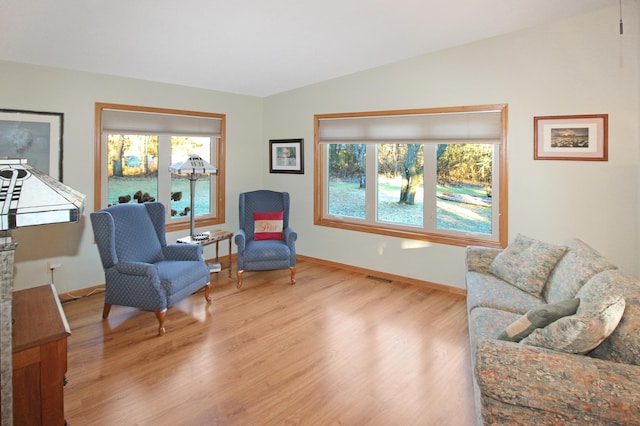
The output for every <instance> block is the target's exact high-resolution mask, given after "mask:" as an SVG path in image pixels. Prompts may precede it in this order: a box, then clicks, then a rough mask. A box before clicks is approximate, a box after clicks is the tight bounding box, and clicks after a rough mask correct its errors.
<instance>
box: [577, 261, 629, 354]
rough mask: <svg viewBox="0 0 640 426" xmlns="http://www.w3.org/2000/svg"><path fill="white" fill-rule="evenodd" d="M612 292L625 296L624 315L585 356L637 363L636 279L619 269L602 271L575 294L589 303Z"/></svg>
mask: <svg viewBox="0 0 640 426" xmlns="http://www.w3.org/2000/svg"><path fill="white" fill-rule="evenodd" d="M614 292H615V293H616V294H621V295H622V296H623V297H624V298H625V301H626V305H627V306H626V308H625V310H624V315H623V316H622V320H621V321H620V324H618V326H617V327H616V329H615V330H614V331H613V333H611V336H609V337H608V338H606V339H605V340H604V342H602V343H601V344H600V345H599V346H598V347H597V348H595V349H594V350H593V351H592V352H591V353H589V356H591V357H594V358H599V359H604V360H608V361H614V362H622V363H625V364H633V365H640V281H638V280H637V279H636V278H634V277H632V276H631V275H628V274H626V273H624V272H622V271H621V270H619V269H612V270H608V271H604V272H601V273H599V274H597V275H595V276H594V277H593V278H591V279H590V280H589V281H588V282H587V283H586V284H585V285H584V286H583V287H582V288H581V289H580V291H579V292H578V294H577V297H579V298H580V299H581V300H582V301H585V302H591V301H593V300H596V299H598V298H600V297H603V296H606V295H608V294H612V293H614Z"/></svg>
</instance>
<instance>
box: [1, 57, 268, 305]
mask: <svg viewBox="0 0 640 426" xmlns="http://www.w3.org/2000/svg"><path fill="white" fill-rule="evenodd" d="M0 94H1V95H0V108H8V109H25V110H35V111H52V112H63V113H64V165H63V169H64V172H63V173H64V176H63V177H64V183H66V184H67V185H69V186H71V187H72V188H75V189H77V190H78V191H80V192H82V193H84V194H86V196H87V198H86V205H85V212H84V216H83V218H82V220H81V222H80V223H77V224H59V225H47V226H40V227H33V228H21V229H16V230H14V231H13V237H14V238H15V239H16V240H17V241H18V243H19V245H18V248H17V250H16V267H15V282H14V288H15V289H17V290H19V289H22V288H28V287H33V286H37V285H42V284H45V283H48V282H51V277H50V272H49V269H48V262H50V261H51V262H55V263H62V265H63V266H62V268H60V269H58V270H57V271H56V272H55V276H54V281H55V283H56V287H57V289H58V292H60V293H63V292H68V291H72V290H77V289H84V288H88V287H91V286H93V285H97V284H102V283H104V274H103V271H102V266H101V264H100V259H99V256H98V251H97V248H96V246H95V244H94V243H93V232H92V230H91V224H90V221H89V213H90V212H92V211H93V203H94V197H93V188H94V181H93V170H94V167H93V161H94V157H93V156H94V121H95V120H94V106H95V103H96V102H109V103H118V104H130V105H142V106H153V107H161V108H171V109H182V110H193V111H209V112H215V113H222V114H226V115H227V165H228V166H227V176H226V182H227V186H226V224H225V225H221V226H220V227H222V228H224V229H229V230H232V231H235V230H236V228H237V227H238V219H237V216H238V214H237V209H238V208H237V204H238V201H237V200H238V194H239V193H240V192H241V191H244V190H247V189H252V188H254V185H255V181H256V180H259V179H260V174H259V173H256V172H254V170H259V169H261V168H262V167H263V162H262V159H261V158H258V157H257V156H254V155H247V153H248V152H253V151H254V147H255V145H256V144H257V143H259V141H260V140H261V134H262V100H261V99H260V98H256V97H249V96H240V95H233V94H227V93H220V92H212V91H206V90H199V89H192V88H187V87H182V86H174V85H167V84H157V83H151V82H146V81H140V80H133V79H124V78H116V77H109V76H104V75H97V74H89V73H81V72H71V71H63V70H56V69H51V68H44V67H35V66H30V65H24V64H16V63H11V62H1V61H0ZM0 155H1V154H0ZM186 232H187V233H188V231H186ZM183 235H184V232H182V233H180V232H178V233H173V234H170V235H168V236H167V239H168V241H169V240H174V239H175V238H178V237H180V236H183ZM214 247H215V246H213V245H212V246H208V247H206V248H205V257H207V258H211V257H214V256H215V248H214ZM220 253H221V254H226V253H227V244H226V243H223V244H220Z"/></svg>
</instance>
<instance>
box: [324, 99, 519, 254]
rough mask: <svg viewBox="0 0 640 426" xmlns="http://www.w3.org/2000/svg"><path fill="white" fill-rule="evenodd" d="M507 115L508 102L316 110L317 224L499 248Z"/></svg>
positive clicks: (503, 224)
mask: <svg viewBox="0 0 640 426" xmlns="http://www.w3.org/2000/svg"><path fill="white" fill-rule="evenodd" d="M506 118H507V107H506V105H487V106H467V107H459V108H438V109H421V110H402V111H382V112H369V113H341V114H322V115H316V116H315V135H316V140H315V145H316V146H315V148H316V155H315V169H316V173H315V176H316V179H317V181H316V185H315V188H316V193H315V223H316V224H317V225H322V226H330V227H337V228H344V229H350V230H356V231H362V232H372V233H379V234H386V235H394V236H400V237H405V238H416V239H423V240H428V241H433V242H438V243H444V244H453V245H469V244H480V245H487V246H496V247H498V246H504V245H505V242H506V240H507V235H506V233H507V231H506V226H507V208H506V206H507V173H506V153H507V147H506Z"/></svg>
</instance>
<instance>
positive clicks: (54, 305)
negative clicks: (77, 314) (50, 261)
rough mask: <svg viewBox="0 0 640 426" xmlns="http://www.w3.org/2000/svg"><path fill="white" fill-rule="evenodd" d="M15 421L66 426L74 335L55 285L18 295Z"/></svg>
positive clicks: (15, 300) (15, 311) (15, 295)
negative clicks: (66, 385)
mask: <svg viewBox="0 0 640 426" xmlns="http://www.w3.org/2000/svg"><path fill="white" fill-rule="evenodd" d="M13 319H14V320H15V323H14V324H13V423H14V424H15V425H23V426H25V425H60V426H62V425H64V424H65V423H66V422H65V420H64V392H63V386H64V381H65V378H64V376H65V373H66V372H67V337H68V336H69V335H70V334H71V331H70V329H69V324H68V323H67V318H66V317H65V315H64V311H63V310H62V306H61V305H60V301H59V299H58V294H57V292H56V289H55V287H54V286H53V285H52V284H51V285H44V286H40V287H35V288H29V289H26V290H20V291H16V292H14V293H13Z"/></svg>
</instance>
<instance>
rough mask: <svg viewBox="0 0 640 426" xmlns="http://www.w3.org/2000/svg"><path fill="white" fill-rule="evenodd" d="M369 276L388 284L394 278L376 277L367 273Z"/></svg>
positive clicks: (371, 278)
mask: <svg viewBox="0 0 640 426" xmlns="http://www.w3.org/2000/svg"><path fill="white" fill-rule="evenodd" d="M367 278H368V279H370V280H374V281H380V282H383V283H387V284H391V283H392V282H393V281H392V280H388V279H386V278H382V277H376V276H374V275H367Z"/></svg>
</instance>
